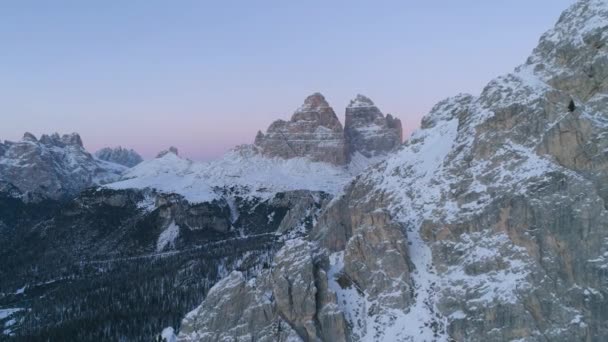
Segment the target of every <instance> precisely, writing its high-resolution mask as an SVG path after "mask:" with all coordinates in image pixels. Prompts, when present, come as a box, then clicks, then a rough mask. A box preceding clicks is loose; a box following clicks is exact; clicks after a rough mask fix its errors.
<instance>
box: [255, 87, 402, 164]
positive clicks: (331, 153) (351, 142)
mask: <svg viewBox="0 0 608 342" xmlns="http://www.w3.org/2000/svg"><path fill="white" fill-rule="evenodd" d="M402 139H403V136H402V128H401V121H400V120H399V119H397V118H393V117H392V116H391V115H390V114H388V115H387V116H386V117H385V116H384V115H383V114H382V112H380V110H379V109H378V107H376V106H375V105H374V103H373V102H372V101H371V100H370V99H369V98H367V97H365V96H363V95H357V97H356V98H355V99H353V100H352V101H351V102H350V104H349V106H348V107H347V108H346V124H345V126H344V129H342V124H341V123H340V121H339V120H338V117H337V116H336V114H335V113H334V111H333V109H332V108H331V107H330V106H329V104H328V103H327V101H326V100H325V98H324V97H323V95H321V94H319V93H315V94H313V95H311V96H309V97H308V98H306V100H305V101H304V104H303V105H302V106H301V107H300V108H299V109H298V110H296V112H295V113H294V114H293V116H292V118H291V120H290V121H283V120H277V121H275V122H273V123H272V124H271V125H270V127H268V130H267V131H266V134H264V133H262V132H258V134H257V135H256V137H255V145H256V146H258V147H260V149H261V151H262V153H263V154H264V155H267V156H271V157H281V158H285V159H289V158H294V157H307V158H309V159H311V160H313V161H321V162H328V163H331V164H334V165H345V164H348V163H349V162H350V160H351V156H352V155H354V154H355V153H361V154H362V155H363V156H364V157H365V158H372V157H376V156H385V155H386V154H387V153H388V152H391V151H393V150H395V149H396V148H397V147H398V146H399V145H401V142H402Z"/></svg>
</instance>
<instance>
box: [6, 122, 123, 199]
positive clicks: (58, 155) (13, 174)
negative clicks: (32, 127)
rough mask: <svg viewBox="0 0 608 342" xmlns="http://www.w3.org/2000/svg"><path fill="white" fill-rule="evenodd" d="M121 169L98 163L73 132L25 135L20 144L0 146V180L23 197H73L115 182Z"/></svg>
mask: <svg viewBox="0 0 608 342" xmlns="http://www.w3.org/2000/svg"><path fill="white" fill-rule="evenodd" d="M122 171H124V168H123V167H122V166H120V165H113V164H108V163H105V162H102V161H98V160H96V159H95V158H93V156H92V155H91V154H89V153H88V152H87V151H86V150H85V149H84V147H83V145H82V140H81V139H80V136H79V135H78V134H76V133H72V134H66V135H63V136H59V134H57V133H55V134H52V135H43V136H42V137H40V140H38V139H36V137H35V136H34V135H33V134H31V133H25V134H24V136H23V139H22V140H21V141H19V142H5V143H4V144H3V145H2V146H1V147H0V180H2V181H5V182H8V183H12V184H13V185H14V186H15V187H17V188H18V189H19V190H20V191H21V192H22V193H23V195H24V196H25V197H24V198H30V199H31V198H38V197H37V196H43V197H49V198H53V199H58V198H63V197H68V196H73V195H75V194H77V193H78V192H79V191H81V190H82V189H84V188H86V187H89V186H92V185H95V184H101V183H105V182H108V181H112V180H116V179H118V178H119V176H120V174H121V173H122Z"/></svg>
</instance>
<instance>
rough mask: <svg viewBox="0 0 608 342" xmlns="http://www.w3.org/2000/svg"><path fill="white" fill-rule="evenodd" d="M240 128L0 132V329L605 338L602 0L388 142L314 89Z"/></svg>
mask: <svg viewBox="0 0 608 342" xmlns="http://www.w3.org/2000/svg"><path fill="white" fill-rule="evenodd" d="M252 138H253V137H252ZM252 140H254V142H253V144H251V145H243V146H238V147H236V148H234V149H233V150H231V151H230V152H228V153H227V154H226V155H224V156H223V157H222V158H220V159H217V160H214V161H211V162H195V161H191V160H188V159H186V158H183V157H180V155H179V151H178V149H177V148H175V147H170V148H168V149H167V150H165V151H162V152H160V153H159V154H158V156H157V157H156V158H154V159H151V160H145V161H144V160H143V159H142V158H141V157H140V156H139V155H138V154H137V152H135V151H133V150H129V149H125V148H122V147H116V148H104V149H102V150H100V151H98V152H97V153H95V154H91V153H89V152H87V151H86V150H85V149H84V147H83V143H82V140H81V138H80V136H79V135H78V134H76V133H73V134H68V135H63V136H61V135H59V134H52V135H43V136H41V137H39V138H37V137H35V136H34V135H32V134H30V133H25V134H24V136H23V139H22V140H21V141H18V142H10V141H5V142H3V143H2V142H0V260H1V265H2V266H1V267H0V340H15V341H163V340H164V341H167V342H174V341H226V342H228V341H239V342H241V341H243V342H244V341H285V342H286V341H353V342H355V341H521V342H523V341H526V342H532V341H588V342H591V341H606V340H608V0H579V1H578V2H576V3H575V4H574V5H572V6H571V7H570V8H568V9H567V10H566V11H565V12H564V13H563V14H562V15H561V17H560V18H559V20H558V22H557V24H556V25H555V27H554V28H553V29H551V30H549V31H548V32H547V33H545V34H544V35H543V36H542V37H541V38H540V41H539V43H538V46H537V47H536V48H535V49H534V51H533V52H532V54H531V55H530V56H529V57H528V59H527V60H526V61H525V63H524V64H522V65H520V66H519V67H517V68H516V69H515V70H514V71H513V72H511V73H509V74H506V75H504V76H501V77H498V78H496V79H494V80H492V81H491V82H490V83H489V84H488V85H487V86H486V87H485V88H484V90H483V91H482V92H481V94H479V95H478V96H472V95H467V94H460V95H457V96H455V97H452V98H449V99H446V100H444V101H442V102H440V103H438V104H437V105H436V106H435V107H434V108H433V109H432V110H431V112H430V113H429V114H427V115H426V116H425V117H424V118H423V119H422V122H421V124H420V129H418V130H417V131H416V132H414V133H413V134H412V135H411V136H410V137H409V138H408V139H407V141H405V142H403V133H402V127H401V121H400V120H399V119H398V118H395V117H393V116H392V115H390V114H386V115H385V114H384V113H383V112H382V111H381V110H380V108H379V107H378V106H377V105H376V104H374V102H373V101H372V100H371V99H369V98H368V97H366V96H363V95H357V96H355V98H354V99H353V100H352V101H351V102H350V104H349V105H348V107H347V108H346V110H345V122H344V125H342V123H341V122H340V121H339V119H338V116H337V115H336V113H335V112H334V109H333V108H332V107H331V105H330V104H329V103H328V102H327V101H326V99H325V98H324V97H323V95H321V94H319V93H314V94H312V95H310V96H308V97H307V98H305V100H304V103H303V104H302V105H301V106H300V107H299V108H298V109H296V111H295V112H294V113H293V115H292V116H291V118H289V119H288V120H277V121H275V122H273V123H272V124H271V125H270V126H269V127H268V129H267V130H266V131H265V132H262V131H260V132H258V134H257V136H256V137H255V139H252Z"/></svg>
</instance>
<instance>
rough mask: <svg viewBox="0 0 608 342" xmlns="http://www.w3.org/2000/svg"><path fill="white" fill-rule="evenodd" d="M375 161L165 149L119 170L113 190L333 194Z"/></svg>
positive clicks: (189, 194) (205, 195)
mask: <svg viewBox="0 0 608 342" xmlns="http://www.w3.org/2000/svg"><path fill="white" fill-rule="evenodd" d="M374 161H379V159H366V158H359V159H357V161H356V163H353V164H352V165H351V166H349V167H341V166H335V165H332V164H329V163H324V162H313V161H310V160H309V159H307V158H292V159H283V158H278V157H275V158H272V157H266V156H263V155H262V154H261V153H259V152H258V150H257V148H256V147H255V146H250V145H244V146H239V147H237V148H235V149H233V150H232V151H230V152H228V153H227V154H226V155H224V156H223V157H222V158H220V159H218V160H214V161H211V162H194V161H191V160H188V159H185V158H182V157H180V156H178V155H177V154H175V153H172V152H170V153H166V154H164V155H162V156H160V157H159V158H156V159H153V160H148V161H145V162H143V163H141V164H139V165H137V166H135V167H134V168H132V169H130V170H129V171H127V172H126V173H125V175H124V176H123V178H122V180H121V181H118V182H116V183H112V184H108V185H106V186H107V187H109V188H113V189H127V188H140V189H141V188H151V189H156V190H157V191H160V192H163V193H175V194H179V195H182V196H184V197H185V199H187V200H188V201H190V202H192V203H196V202H208V201H212V200H213V199H216V198H220V197H221V196H222V193H223V191H224V190H226V189H229V190H231V191H234V192H236V193H238V194H239V195H241V196H245V197H246V196H255V197H258V198H261V199H265V198H269V197H272V196H273V195H274V194H276V193H277V192H284V191H290V190H311V191H324V192H327V193H329V194H336V193H338V192H339V191H340V190H341V189H342V188H343V187H344V185H346V184H347V183H348V181H350V180H351V179H352V177H353V176H354V174H356V173H358V172H360V171H361V170H362V169H363V168H364V167H366V166H368V165H369V163H370V162H374Z"/></svg>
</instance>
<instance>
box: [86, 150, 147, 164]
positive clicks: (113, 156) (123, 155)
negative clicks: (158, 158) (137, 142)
mask: <svg viewBox="0 0 608 342" xmlns="http://www.w3.org/2000/svg"><path fill="white" fill-rule="evenodd" d="M95 157H97V159H101V160H105V161H107V162H110V163H114V164H119V165H123V166H126V167H133V166H135V165H137V164H139V163H141V162H142V161H144V160H143V158H142V157H141V156H140V155H139V154H138V153H137V152H135V151H134V150H133V149H126V148H123V147H121V146H118V147H114V148H112V147H104V148H102V149H101V150H99V151H97V152H95Z"/></svg>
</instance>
